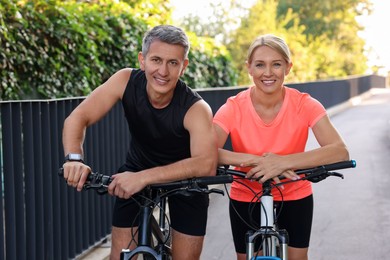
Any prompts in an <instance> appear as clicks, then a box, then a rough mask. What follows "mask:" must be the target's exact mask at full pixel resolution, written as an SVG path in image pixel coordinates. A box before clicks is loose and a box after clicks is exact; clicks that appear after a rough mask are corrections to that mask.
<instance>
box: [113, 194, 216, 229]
mask: <svg viewBox="0 0 390 260" xmlns="http://www.w3.org/2000/svg"><path fill="white" fill-rule="evenodd" d="M168 205H169V216H170V224H171V227H172V228H173V229H174V230H176V231H178V232H180V233H183V234H186V235H192V236H204V235H205V234H206V225H207V210H208V206H209V196H208V195H207V194H193V195H191V196H184V195H180V194H178V195H173V196H170V197H169V198H168ZM138 212H139V206H138V204H137V202H135V200H134V199H132V198H130V199H128V200H126V199H120V198H117V199H116V201H115V205H114V213H113V218H112V225H113V226H115V227H134V226H138Z"/></svg>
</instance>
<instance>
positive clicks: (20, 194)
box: [0, 75, 385, 260]
mask: <svg viewBox="0 0 390 260" xmlns="http://www.w3.org/2000/svg"><path fill="white" fill-rule="evenodd" d="M289 86H291V87H294V88H297V89H300V90H302V91H305V92H308V93H310V94H311V95H312V96H314V97H315V98H317V99H318V100H319V101H320V102H322V103H323V104H324V106H325V107H326V108H329V107H331V106H334V105H337V104H339V103H342V102H345V101H347V100H349V99H350V98H351V97H354V96H357V95H359V94H361V93H363V92H366V91H368V90H369V89H370V88H371V87H384V86H385V78H384V77H380V76H375V75H372V76H364V77H354V78H348V79H343V80H336V81H321V82H311V83H305V84H289ZM242 89H243V88H223V89H211V90H201V91H199V93H200V94H201V95H202V96H203V98H204V99H205V100H206V101H207V102H208V103H209V104H210V105H211V107H212V109H213V111H214V112H215V111H216V109H218V107H219V106H220V105H222V104H223V103H224V102H225V101H226V98H227V97H229V96H231V95H235V94H236V93H237V92H239V91H241V90H242ZM82 100H83V98H76V99H62V100H45V101H17V102H0V109H1V110H0V114H1V125H0V129H1V131H0V143H1V146H0V169H1V172H0V173H1V174H0V183H1V184H2V185H1V186H0V192H1V194H2V197H1V199H0V208H1V209H2V211H1V212H0V231H1V232H2V234H3V235H2V236H0V259H18V260H24V259H37V260H41V259H48V260H51V259H73V258H75V257H76V256H77V255H79V254H81V253H82V252H83V251H85V250H87V249H88V248H90V247H92V246H94V245H95V244H96V243H98V242H99V241H101V240H103V239H104V238H106V236H107V235H108V234H109V233H110V228H111V208H112V206H113V198H112V197H110V196H109V195H105V196H98V195H96V193H95V192H92V191H87V192H81V193H77V192H76V191H75V190H74V189H73V188H69V187H68V186H67V185H66V183H65V182H64V181H63V179H62V178H59V176H58V174H57V173H58V169H59V167H60V166H61V165H62V163H63V158H64V154H63V149H62V142H61V134H62V126H63V122H64V119H65V118H66V117H67V115H68V114H69V113H70V112H71V111H72V110H73V108H75V107H76V106H77V105H78V104H79V103H80V102H81V101H82ZM129 138H130V137H129V134H128V129H127V123H126V122H125V120H124V115H123V112H122V107H121V105H120V104H117V105H116V106H115V107H114V109H113V110H112V111H111V112H110V113H109V114H108V115H107V116H106V117H105V118H104V119H102V120H101V121H100V122H98V123H97V124H95V125H94V126H92V127H91V128H89V129H88V131H87V134H86V140H85V148H84V150H85V159H86V161H87V162H88V164H90V165H91V166H92V168H93V169H95V170H98V171H99V172H102V173H106V174H111V173H114V172H115V171H116V169H117V168H118V167H119V166H120V165H121V163H122V162H123V161H124V158H125V156H126V150H127V146H128V143H129Z"/></svg>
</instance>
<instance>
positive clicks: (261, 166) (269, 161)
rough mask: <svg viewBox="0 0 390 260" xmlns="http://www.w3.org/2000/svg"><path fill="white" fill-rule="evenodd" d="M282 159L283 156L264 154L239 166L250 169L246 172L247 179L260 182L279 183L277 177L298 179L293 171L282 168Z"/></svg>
mask: <svg viewBox="0 0 390 260" xmlns="http://www.w3.org/2000/svg"><path fill="white" fill-rule="evenodd" d="M282 158H283V156H280V155H277V154H273V153H265V154H263V155H262V156H256V157H254V158H253V159H251V160H248V161H246V162H244V163H242V164H241V165H240V166H241V167H251V169H250V170H249V171H248V172H247V178H250V179H258V180H259V181H260V182H265V181H266V180H268V179H273V180H274V181H275V182H277V183H279V182H280V180H279V178H278V176H280V175H283V176H284V177H286V178H288V179H292V180H297V179H299V176H298V175H297V174H296V173H295V172H294V171H292V170H289V169H285V168H283V163H282Z"/></svg>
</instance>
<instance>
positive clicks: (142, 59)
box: [138, 51, 145, 70]
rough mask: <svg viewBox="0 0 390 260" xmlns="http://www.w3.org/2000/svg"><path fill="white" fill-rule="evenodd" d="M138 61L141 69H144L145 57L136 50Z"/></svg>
mask: <svg viewBox="0 0 390 260" xmlns="http://www.w3.org/2000/svg"><path fill="white" fill-rule="evenodd" d="M138 62H139V67H140V68H141V70H145V59H144V55H142V51H140V52H138Z"/></svg>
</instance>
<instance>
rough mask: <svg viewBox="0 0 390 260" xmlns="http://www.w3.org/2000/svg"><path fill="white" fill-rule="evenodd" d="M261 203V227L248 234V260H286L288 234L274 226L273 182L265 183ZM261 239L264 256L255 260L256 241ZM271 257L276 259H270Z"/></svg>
mask: <svg viewBox="0 0 390 260" xmlns="http://www.w3.org/2000/svg"><path fill="white" fill-rule="evenodd" d="M260 201H261V203H260V204H261V208H260V219H261V226H260V229H259V230H257V231H256V232H253V231H248V232H247V234H246V252H247V254H246V259H247V260H253V259H256V260H261V259H270V260H271V259H274V260H286V259H288V233H287V231H286V230H284V229H282V230H279V229H278V228H277V227H275V225H274V199H273V196H272V193H271V180H268V181H266V182H264V183H263V194H262V196H261V199H260ZM259 237H260V238H262V241H263V242H262V250H263V256H257V257H256V258H254V254H255V240H256V239H257V238H259ZM277 245H278V246H277ZM269 256H273V257H274V258H269Z"/></svg>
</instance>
